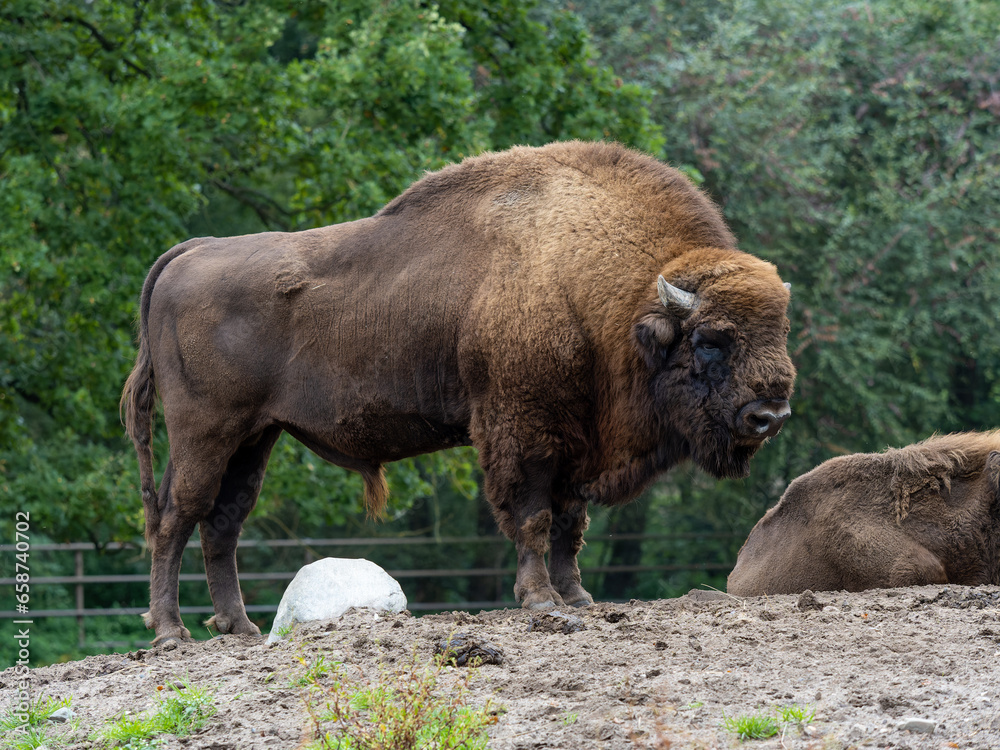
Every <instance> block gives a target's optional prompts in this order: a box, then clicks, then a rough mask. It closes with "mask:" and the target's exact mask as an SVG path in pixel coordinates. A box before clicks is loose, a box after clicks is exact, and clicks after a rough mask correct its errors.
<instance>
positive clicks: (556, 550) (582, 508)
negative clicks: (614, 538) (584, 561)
mask: <svg viewBox="0 0 1000 750" xmlns="http://www.w3.org/2000/svg"><path fill="white" fill-rule="evenodd" d="M589 524H590V517H589V516H588V515H587V504H586V503H582V502H570V503H567V504H564V505H562V506H561V509H560V511H559V512H558V513H557V514H556V515H555V517H554V518H553V519H552V527H551V530H550V539H551V544H552V547H551V552H550V553H549V578H550V580H551V581H552V585H553V587H555V590H556V591H557V592H559V595H560V596H561V597H562V599H563V601H564V602H565V603H566V604H569V605H572V606H574V607H586V606H589V605H591V604H593V603H594V599H593V597H592V596H591V595H590V594H588V593H587V590H586V589H585V588H583V583H582V582H581V580H580V568H579V566H578V565H577V561H576V557H577V555H578V554H579V553H580V550H581V549H583V532H584V531H586V530H587V526H588V525H589Z"/></svg>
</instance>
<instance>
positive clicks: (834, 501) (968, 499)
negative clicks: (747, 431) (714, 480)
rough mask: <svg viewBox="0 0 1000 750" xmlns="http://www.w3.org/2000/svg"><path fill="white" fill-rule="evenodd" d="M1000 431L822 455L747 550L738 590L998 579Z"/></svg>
mask: <svg viewBox="0 0 1000 750" xmlns="http://www.w3.org/2000/svg"><path fill="white" fill-rule="evenodd" d="M998 481H1000V431H997V432H987V433H964V434H955V435H945V436H942V437H934V438H931V439H929V440H925V441H924V442H922V443H917V444H916V445H911V446H908V447H906V448H900V449H894V450H887V451H886V452H885V453H858V454H855V455H851V456H842V457H840V458H834V459H831V460H829V461H827V462H826V463H823V464H820V465H819V466H818V467H816V468H815V469H813V470H812V471H810V472H809V473H807V474H803V475H802V476H801V477H799V478H798V479H796V480H795V481H794V482H792V483H791V484H790V485H789V486H788V489H787V490H786V491H785V494H784V495H783V496H782V498H781V500H780V501H779V502H778V504H777V505H775V506H774V507H773V508H771V509H770V510H769V511H768V512H767V514H766V515H765V516H764V517H763V518H762V519H761V520H760V521H758V522H757V525H756V526H754V528H753V531H751V532H750V536H749V537H748V538H747V541H746V544H744V545H743V549H741V550H740V554H739V557H738V559H737V561H736V568H735V569H734V570H733V572H732V574H730V576H729V585H728V590H729V593H730V594H736V595H738V596H757V595H761V594H795V593H799V592H801V591H805V590H806V589H812V590H814V591H820V590H824V591H831V590H844V591H864V590H865V589H874V588H891V587H894V586H917V585H921V584H932V583H958V584H966V585H970V586H975V585H978V584H983V583H992V584H1000V486H998Z"/></svg>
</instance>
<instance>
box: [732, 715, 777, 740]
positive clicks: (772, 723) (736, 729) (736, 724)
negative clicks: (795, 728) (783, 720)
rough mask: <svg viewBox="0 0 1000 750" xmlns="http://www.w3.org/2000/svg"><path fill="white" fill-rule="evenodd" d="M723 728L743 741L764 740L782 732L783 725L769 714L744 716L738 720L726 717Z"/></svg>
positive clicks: (737, 718)
mask: <svg viewBox="0 0 1000 750" xmlns="http://www.w3.org/2000/svg"><path fill="white" fill-rule="evenodd" d="M722 726H723V727H725V729H726V731H728V732H732V733H733V734H735V735H736V736H737V737H738V738H739V739H741V740H763V739H767V738H768V737H773V736H774V735H776V734H777V733H778V732H780V731H781V725H780V724H779V723H778V720H777V719H775V718H774V717H773V716H769V715H767V714H744V715H742V716H737V717H736V718H732V717H728V716H727V717H726V718H725V719H724V720H723V722H722Z"/></svg>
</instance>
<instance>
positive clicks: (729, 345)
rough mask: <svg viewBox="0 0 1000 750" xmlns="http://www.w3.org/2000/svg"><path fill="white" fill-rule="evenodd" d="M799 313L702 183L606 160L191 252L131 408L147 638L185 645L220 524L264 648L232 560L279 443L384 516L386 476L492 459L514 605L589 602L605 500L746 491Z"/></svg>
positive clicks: (454, 187)
mask: <svg viewBox="0 0 1000 750" xmlns="http://www.w3.org/2000/svg"><path fill="white" fill-rule="evenodd" d="M788 299H789V293H788V290H787V288H786V287H785V286H783V285H782V283H781V280H780V279H779V277H778V275H777V272H776V271H775V269H774V267H773V266H771V265H770V264H768V263H765V262H764V261H761V260H759V259H757V258H755V257H753V256H750V255H748V254H746V253H742V252H740V251H739V250H737V249H736V247H735V241H734V239H733V237H732V235H731V233H730V232H729V230H728V229H727V228H726V226H725V223H724V222H723V220H722V218H721V215H720V213H719V211H718V209H717V208H716V207H715V206H714V205H713V204H712V203H711V201H709V200H708V199H707V198H706V197H705V196H704V195H703V194H702V193H700V192H699V191H698V190H697V189H696V188H694V187H693V186H692V185H691V184H690V182H688V180H687V179H686V178H684V177H683V176H682V175H681V174H680V173H678V172H677V171H675V170H673V169H670V168H669V167H667V166H665V165H663V164H661V163H659V162H657V161H656V160H654V159H651V158H649V157H647V156H643V155H641V154H638V153H635V152H632V151H629V150H627V149H624V148H622V147H620V146H617V145H612V144H601V143H580V142H571V143H556V144H551V145H549V146H545V147H543V148H514V149H511V150H510V151H505V152H501V153H487V154H483V155H481V156H478V157H475V158H471V159H467V160H465V161H464V162H462V163H461V164H458V165H454V166H450V167H446V168H445V169H442V170H441V171H439V172H435V173H432V174H429V175H427V176H426V177H424V178H423V179H421V180H420V181H418V182H417V183H415V184H414V185H413V186H411V187H410V188H409V189H408V190H407V191H406V192H404V193H403V194H402V195H401V196H400V197H398V198H396V199H395V200H393V201H392V202H390V203H389V204H388V205H387V206H386V207H385V208H383V209H382V210H381V211H380V212H379V213H377V214H376V215H375V216H373V217H371V218H368V219H361V220H358V221H354V222H348V223H344V224H338V225H335V226H330V227H322V228H319V229H313V230H308V231H304V232H298V233H277V232H273V233H266V234H258V235H247V236H244V237H233V238H228V239H215V238H202V239H195V240H190V241H188V242H186V243H183V244H181V245H178V246H177V247H175V248H172V249H171V250H169V251H168V252H167V253H165V254H164V255H163V256H162V257H161V258H160V259H159V260H157V261H156V263H155V264H154V265H153V268H152V269H151V270H150V273H149V276H148V277H147V279H146V283H145V284H144V286H143V290H142V297H141V300H140V323H139V351H138V356H137V358H136V364H135V368H134V369H133V371H132V374H131V375H130V376H129V379H128V381H127V383H126V385H125V391H124V393H123V395H122V408H123V412H124V417H125V424H126V428H127V430H128V433H129V435H130V437H131V438H132V440H133V442H134V444H135V447H136V451H137V454H138V457H139V473H140V478H141V487H142V497H143V505H144V509H145V514H146V537H147V539H148V542H149V546H150V549H151V551H152V574H151V586H150V588H151V591H150V610H149V613H148V614H147V624H148V625H149V626H150V627H152V628H155V630H156V640H157V641H162V640H164V639H166V638H189V637H190V635H189V633H188V631H187V630H186V629H185V628H184V626H183V623H182V622H181V619H180V610H179V602H178V574H179V569H180V559H181V552H182V550H183V548H184V545H185V543H186V542H187V540H188V539H189V538H190V536H191V534H192V532H193V531H194V528H195V527H196V526H198V525H199V524H200V526H201V544H202V550H203V552H204V555H205V567H206V574H207V578H208V584H209V589H210V592H211V595H212V601H213V604H214V607H215V617H214V618H212V620H211V621H210V622H211V623H212V624H213V625H214V626H215V627H217V628H218V629H219V630H220V631H222V632H229V633H259V630H258V628H257V627H256V626H255V625H254V624H253V623H251V622H250V621H249V619H248V618H247V616H246V612H245V610H244V607H243V603H242V597H241V595H240V590H239V581H238V577H237V571H236V558H235V549H236V541H237V538H238V536H239V532H240V529H241V527H242V524H243V522H244V521H245V519H246V517H247V516H248V514H249V513H250V511H251V510H252V509H253V506H254V504H255V502H256V499H257V495H258V493H259V491H260V486H261V483H262V481H263V476H264V470H265V467H266V465H267V460H268V456H269V454H270V451H271V448H272V447H273V445H274V443H275V441H276V440H277V438H278V436H279V435H280V434H281V432H282V431H286V432H288V433H289V434H291V435H292V436H293V437H295V438H296V439H298V440H300V441H301V442H303V443H304V444H305V445H307V446H308V447H309V448H310V449H311V450H313V451H314V452H315V453H317V454H318V455H319V456H321V457H322V458H324V459H326V460H328V461H331V462H333V463H335V464H338V465H340V466H343V467H346V468H348V469H352V470H354V471H358V472H359V473H361V475H362V477H363V478H364V480H365V497H366V503H367V505H368V508H369V512H370V513H371V514H372V515H376V516H377V515H379V514H380V513H381V512H382V509H383V507H384V504H385V501H386V497H387V494H388V490H387V488H386V486H385V481H384V478H383V473H382V465H383V464H384V463H385V462H387V461H393V460H398V459H401V458H405V457H407V456H413V455H417V454H420V453H426V452H430V451H435V450H439V449H441V448H447V447H451V446H455V445H468V444H471V445H473V446H475V447H476V448H477V449H478V451H479V457H480V462H481V465H482V468H483V474H484V486H485V491H486V495H487V498H488V499H489V501H490V503H491V505H492V506H493V509H494V515H495V517H496V519H497V522H498V524H499V526H500V528H501V529H502V530H503V532H504V533H505V534H506V535H507V536H508V537H510V538H511V539H512V540H513V541H514V543H515V545H516V547H517V551H518V570H517V583H516V585H515V594H516V596H517V597H518V599H519V600H520V601H521V603H522V604H523V605H524V606H529V607H549V606H553V605H558V604H576V605H585V604H588V603H590V602H591V601H592V599H591V597H590V595H589V594H587V592H586V591H585V590H584V589H583V587H582V585H581V583H580V571H579V568H578V567H577V562H576V556H577V553H578V552H579V550H580V548H581V546H582V544H583V533H584V530H585V529H586V527H587V503H589V502H600V503H609V504H617V503H622V502H626V501H628V500H630V499H632V498H634V497H635V496H636V495H637V494H638V493H639V492H641V491H642V489H643V488H644V487H645V486H646V485H647V484H648V483H649V482H650V481H652V479H653V478H655V477H656V476H657V475H658V474H659V473H661V472H663V471H665V470H667V469H669V468H670V467H671V466H673V465H675V464H676V463H677V462H679V461H683V460H686V459H688V458H693V459H694V460H695V461H696V462H697V463H698V464H699V465H701V466H702V467H703V468H705V469H706V470H708V471H709V472H711V473H712V474H714V475H716V476H720V477H723V476H745V475H746V473H747V471H748V470H749V460H750V458H751V456H752V455H753V454H754V452H755V451H756V450H757V449H758V448H759V447H760V445H761V444H762V443H763V442H764V441H765V440H767V439H768V438H769V437H771V436H773V435H774V434H776V433H777V431H778V430H779V429H780V428H781V425H782V424H783V423H784V421H785V419H787V417H788V415H789V413H790V412H789V410H788V398H789V397H790V395H791V390H792V384H793V381H794V375H795V373H794V369H793V367H792V364H791V361H790V360H789V358H788V354H787V351H786V338H787V334H788V320H787V318H786V316H785V310H786V307H787V304H788ZM157 395H158V396H159V398H160V400H161V401H162V404H163V412H164V419H165V421H166V426H167V434H168V438H169V441H170V459H169V461H168V462H167V467H166V470H165V472H164V476H163V479H162V481H161V483H160V487H159V490H157V488H156V484H155V481H154V477H153V468H152V467H153V463H152V453H151V435H152V423H153V413H154V407H155V398H156V396H157ZM546 558H548V564H547V566H546Z"/></svg>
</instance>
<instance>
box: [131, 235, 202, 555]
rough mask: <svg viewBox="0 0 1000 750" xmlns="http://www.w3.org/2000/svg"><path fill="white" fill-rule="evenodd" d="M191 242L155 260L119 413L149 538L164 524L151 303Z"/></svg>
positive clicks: (144, 289) (144, 291)
mask: <svg viewBox="0 0 1000 750" xmlns="http://www.w3.org/2000/svg"><path fill="white" fill-rule="evenodd" d="M188 247H189V246H188V245H187V244H182V245H177V246H176V247H174V248H172V249H171V250H169V251H167V252H166V253H164V254H163V255H162V256H160V258H159V260H157V261H156V263H154V264H153V267H152V269H150V271H149V275H148V276H147V277H146V282H145V283H144V284H143V286H142V297H141V298H140V300H139V352H138V354H137V355H136V358H135V366H134V367H133V368H132V372H131V373H130V374H129V376H128V379H127V380H126V381H125V388H124V389H123V391H122V398H121V401H120V402H119V405H118V408H119V414H120V416H121V420H122V423H123V424H124V425H125V432H126V433H128V436H129V437H130V438H131V439H132V444H133V445H134V446H135V452H136V455H137V457H138V459H139V485H140V489H141V491H142V506H143V510H144V512H145V516H146V541H147V542H148V541H149V540H150V539H152V538H153V537H154V536H155V535H156V532H157V530H158V529H159V527H160V502H159V498H158V497H157V493H156V477H155V475H154V474H153V418H154V417H155V415H156V378H155V377H154V373H153V358H152V355H151V353H150V349H149V304H150V300H151V299H152V296H153V287H154V286H155V284H156V279H157V278H158V277H159V275H160V273H161V272H162V271H163V269H164V268H165V267H166V265H167V263H169V262H170V261H171V260H173V259H174V258H176V257H177V256H178V255H180V254H181V253H183V252H185V251H186V250H187V249H188Z"/></svg>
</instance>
